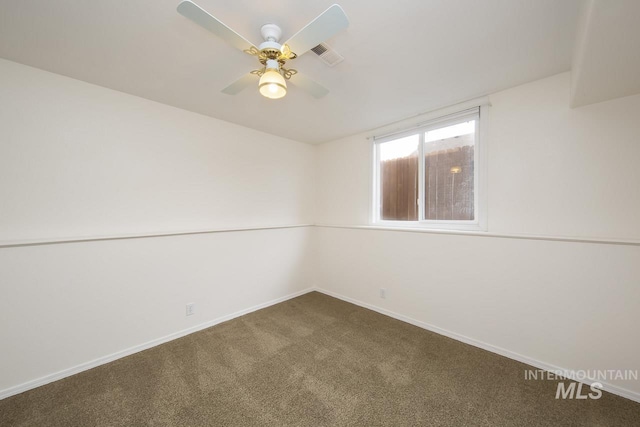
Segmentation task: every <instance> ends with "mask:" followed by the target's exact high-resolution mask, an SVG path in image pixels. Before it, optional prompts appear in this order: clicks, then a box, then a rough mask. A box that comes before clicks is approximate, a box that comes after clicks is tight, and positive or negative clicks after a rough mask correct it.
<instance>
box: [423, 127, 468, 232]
mask: <svg viewBox="0 0 640 427" xmlns="http://www.w3.org/2000/svg"><path fill="white" fill-rule="evenodd" d="M475 136H476V121H475V120H470V121H468V122H464V123H458V124H455V125H451V126H446V127H442V128H438V129H433V130H430V131H429V132H426V133H425V134H424V141H425V145H424V154H425V157H424V166H425V186H424V188H425V204H424V217H425V219H427V220H449V221H451V220H473V219H474V217H475V215H474V194H473V193H474V170H473V169H474V146H475Z"/></svg>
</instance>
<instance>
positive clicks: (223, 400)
mask: <svg viewBox="0 0 640 427" xmlns="http://www.w3.org/2000/svg"><path fill="white" fill-rule="evenodd" d="M525 369H529V367H528V366H527V365H524V364H521V363H518V362H515V361H512V360H510V359H506V358H504V357H501V356H498V355H495V354H492V353H489V352H486V351H483V350H480V349H477V348H475V347H472V346H469V345H466V344H462V343H460V342H457V341H454V340H451V339H448V338H445V337H442V336H440V335H437V334H434V333H431V332H428V331H425V330H422V329H419V328H417V327H415V326H411V325H409V324H406V323H403V322H400V321H397V320H394V319H391V318H389V317H386V316H383V315H380V314H378V313H375V312H372V311H369V310H366V309H363V308H360V307H357V306H354V305H352V304H348V303H345V302H342V301H340V300H337V299H334V298H331V297H328V296H326V295H323V294H319V293H315V292H314V293H310V294H306V295H303V296H301V297H299V298H295V299H293V300H290V301H287V302H284V303H281V304H278V305H275V306H272V307H269V308H266V309H264V310H260V311H258V312H255V313H251V314H248V315H246V316H243V317H240V318H238V319H234V320H231V321H229V322H226V323H223V324H220V325H218V326H214V327H212V328H209V329H206V330H204V331H201V332H198V333H195V334H192V335H189V336H187V337H184V338H181V339H178V340H175V341H172V342H170V343H167V344H164V345H161V346H159V347H155V348H152V349H150V350H146V351H144V352H141V353H138V354H135V355H132V356H129V357H126V358H124V359H120V360H118V361H115V362H113V363H109V364H107V365H104V366H100V367H98V368H95V369H92V370H90V371H87V372H83V373H81V374H78V375H75V376H73V377H70V378H66V379H63V380H60V381H57V382H55V383H52V384H49V385H46V386H43V387H40V388H38V389H35V390H31V391H28V392H26V393H23V394H20V395H17V396H13V397H10V398H8V399H4V400H2V401H0V425H2V426H82V427H89V426H144V425H153V426H252V425H272V426H325V425H326V426H383V425H384V426H422V425H423V426H468V425H472V426H632V425H633V426H638V425H640V404H638V403H635V402H632V401H630V400H626V399H623V398H620V397H617V396H614V395H611V394H608V393H605V394H604V395H603V396H602V398H601V399H599V400H556V399H555V391H556V382H555V381H525V380H524V370H525Z"/></svg>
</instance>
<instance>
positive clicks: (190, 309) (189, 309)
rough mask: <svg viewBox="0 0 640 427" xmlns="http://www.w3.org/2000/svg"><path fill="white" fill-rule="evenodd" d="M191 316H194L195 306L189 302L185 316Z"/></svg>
mask: <svg viewBox="0 0 640 427" xmlns="http://www.w3.org/2000/svg"><path fill="white" fill-rule="evenodd" d="M193 314H196V304H195V303H193V302H191V303H189V304H187V316H191V315H193Z"/></svg>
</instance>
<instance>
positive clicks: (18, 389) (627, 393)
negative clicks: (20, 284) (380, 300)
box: [0, 288, 640, 403]
mask: <svg viewBox="0 0 640 427" xmlns="http://www.w3.org/2000/svg"><path fill="white" fill-rule="evenodd" d="M312 291H318V292H321V293H323V294H326V295H329V296H331V297H334V298H338V299H340V300H343V301H346V302H349V303H351V304H355V305H357V306H360V307H364V308H367V309H369V310H373V311H376V312H378V313H380V314H384V315H385V316H389V317H392V318H394V319H397V320H401V321H403V322H406V323H409V324H411V325H414V326H417V327H419V328H422V329H426V330H428V331H431V332H435V333H437V334H440V335H444V336H446V337H449V338H452V339H454V340H456V341H460V342H463V343H465V344H470V345H472V346H474V347H478V348H481V349H483V350H487V351H490V352H492V353H496V354H499V355H501V356H504V357H508V358H509V359H513V360H517V361H518V362H522V363H525V364H527V365H531V366H533V367H535V368H538V369H544V370H546V371H550V372H558V371H563V372H564V371H569V372H570V370H569V369H565V368H560V367H557V366H554V365H551V364H548V363H545V362H541V361H539V360H535V359H532V358H530V357H527V356H523V355H521V354H518V353H514V352H512V351H509V350H505V349H503V348H500V347H496V346H494V345H491V344H487V343H485V342H482V341H478V340H476V339H473V338H469V337H466V336H464V335H460V334H457V333H454V332H450V331H447V330H445V329H442V328H439V327H437V326H433V325H430V324H428V323H425V322H421V321H419V320H415V319H412V318H410V317H407V316H404V315H402V314H398V313H395V312H392V311H389V310H386V309H384V308H380V307H377V306H375V305H373V304H368V303H365V302H362V301H359V300H356V299H353V298H350V297H347V296H344V295H341V294H338V293H335V292H331V291H327V290H325V289H322V288H307V289H304V290H302V291H298V292H294V293H292V294H289V295H286V296H284V297H280V298H276V299H274V300H271V301H268V302H265V303H262V304H258V305H255V306H253V307H250V308H247V309H244V310H240V311H237V312H235V313H232V314H228V315H226V316H222V317H218V318H216V319H213V320H210V321H208V322H204V323H201V324H199V325H196V326H193V327H191V328H187V329H183V330H181V331H178V332H175V333H173V334H169V335H166V336H164V337H161V338H158V339H155V340H152V341H148V342H146V343H144V344H140V345H137V346H134V347H130V348H128V349H125V350H122V351H119V352H116V353H113V354H110V355H108V356H104V357H100V358H98V359H95V360H92V361H89V362H85V363H82V364H80V365H77V366H74V367H71V368H68V369H64V370H62V371H58V372H55V373H53V374H49V375H46V376H44V377H41V378H37V379H35V380H31V381H27V382H25V383H22V384H19V385H17V386H13V387H10V388H7V389H4V390H0V400H2V399H5V398H7V397H10V396H13V395H16V394H20V393H23V392H25V391H27V390H31V389H34V388H36V387H40V386H43V385H45V384H48V383H51V382H53V381H57V380H60V379H62V378H66V377H69V376H71V375H75V374H78V373H80V372H83V371H86V370H89V369H92V368H95V367H97V366H100V365H104V364H106V363H109V362H113V361H114V360H117V359H121V358H123V357H126V356H129V355H132V354H135V353H138V352H140V351H143V350H146V349H149V348H151V347H155V346H157V345H160V344H164V343H166V342H169V341H172V340H175V339H177V338H181V337H183V336H186V335H189V334H192V333H194V332H198V331H201V330H203V329H206V328H209V327H211V326H214V325H217V324H219V323H222V322H226V321H228V320H231V319H235V318H236V317H240V316H243V315H245V314H248V313H251V312H253V311H257V310H260V309H262V308H266V307H269V306H272V305H275V304H278V303H281V302H283V301H287V300H289V299H292V298H295V297H298V296H300V295H304V294H306V293H309V292H312ZM570 379H572V380H575V381H580V382H583V383H585V384H587V385H591V384H592V383H593V382H594V380H589V379H585V380H580V379H577V378H570ZM598 382H599V383H601V384H602V385H603V386H604V391H608V392H609V393H613V394H615V395H618V396H621V397H624V398H626V399H629V400H633V401H635V402H639V403H640V393H638V392H635V391H631V390H627V389H625V388H622V387H618V386H616V385H613V384H609V383H606V382H603V381H600V380H598Z"/></svg>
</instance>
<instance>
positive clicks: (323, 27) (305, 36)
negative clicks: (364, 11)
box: [285, 4, 349, 56]
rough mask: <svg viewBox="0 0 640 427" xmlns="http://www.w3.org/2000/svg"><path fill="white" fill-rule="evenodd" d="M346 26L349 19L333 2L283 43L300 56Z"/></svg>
mask: <svg viewBox="0 0 640 427" xmlns="http://www.w3.org/2000/svg"><path fill="white" fill-rule="evenodd" d="M348 26H349V20H348V19H347V15H345V13H344V10H342V8H341V7H340V6H338V5H337V4H334V5H333V6H331V7H330V8H329V9H327V10H325V11H324V12H322V13H321V14H320V15H319V16H318V17H317V18H316V19H314V20H313V21H311V22H310V23H308V24H307V26H306V27H304V28H303V29H301V30H300V31H298V32H297V33H296V34H294V35H293V37H291V38H290V39H289V40H287V42H286V43H285V44H286V45H288V46H289V48H290V49H291V51H292V52H293V53H295V54H296V55H298V56H300V55H302V54H304V53H305V52H307V51H308V50H309V49H312V48H314V47H316V46H318V45H319V44H320V43H322V42H323V41H326V40H328V39H330V38H331V37H333V36H334V35H335V34H337V33H339V32H340V31H342V30H344V29H345V28H347V27H348Z"/></svg>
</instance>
